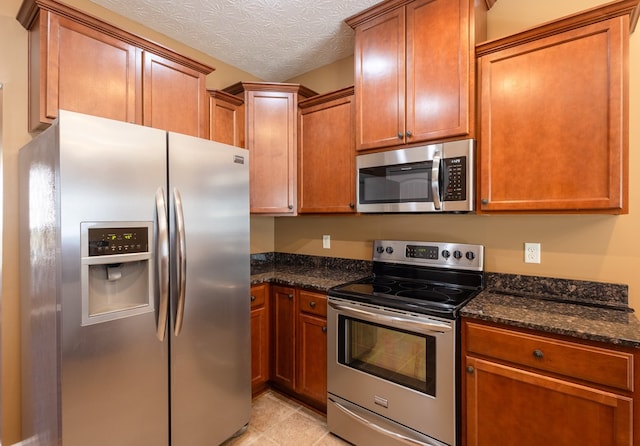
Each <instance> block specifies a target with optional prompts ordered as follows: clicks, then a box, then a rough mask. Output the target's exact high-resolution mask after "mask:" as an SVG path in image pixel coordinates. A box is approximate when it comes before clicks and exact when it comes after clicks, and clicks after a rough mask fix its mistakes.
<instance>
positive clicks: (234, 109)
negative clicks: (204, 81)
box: [209, 90, 244, 147]
mask: <svg viewBox="0 0 640 446" xmlns="http://www.w3.org/2000/svg"><path fill="white" fill-rule="evenodd" d="M243 104H244V101H243V100H242V99H240V98H238V97H237V96H233V95H230V94H228V93H225V92H223V91H218V90H216V91H209V139H210V140H212V141H218V142H221V143H224V144H229V145H232V146H237V147H244V106H243Z"/></svg>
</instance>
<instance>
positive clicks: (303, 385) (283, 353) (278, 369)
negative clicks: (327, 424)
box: [270, 286, 327, 411]
mask: <svg viewBox="0 0 640 446" xmlns="http://www.w3.org/2000/svg"><path fill="white" fill-rule="evenodd" d="M326 315H327V298H326V295H324V294H321V293H317V292H312V291H307V290H303V289H298V288H293V287H283V286H273V287H272V291H271V376H270V384H272V385H273V386H274V387H275V388H277V389H278V390H281V391H284V392H286V393H289V394H290V395H292V396H294V397H296V398H297V399H299V400H301V401H303V402H304V403H307V404H308V405H310V406H313V407H315V408H316V409H318V410H321V411H326V407H327V336H326V330H327V328H326V325H327V317H326Z"/></svg>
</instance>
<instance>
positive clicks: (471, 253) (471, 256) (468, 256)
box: [464, 251, 476, 260]
mask: <svg viewBox="0 0 640 446" xmlns="http://www.w3.org/2000/svg"><path fill="white" fill-rule="evenodd" d="M464 256H465V257H466V258H467V260H473V259H475V258H476V255H475V254H474V253H473V252H471V251H467V253H466V254H465V255H464Z"/></svg>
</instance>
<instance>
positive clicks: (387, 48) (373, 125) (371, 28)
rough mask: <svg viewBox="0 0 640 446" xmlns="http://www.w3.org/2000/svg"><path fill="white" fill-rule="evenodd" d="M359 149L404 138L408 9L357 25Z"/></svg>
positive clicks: (356, 78) (357, 130) (356, 74)
mask: <svg viewBox="0 0 640 446" xmlns="http://www.w3.org/2000/svg"><path fill="white" fill-rule="evenodd" d="M354 58H355V79H354V82H355V96H356V149H357V150H366V149H372V148H376V147H385V146H392V145H397V144H402V143H403V142H404V141H405V135H404V129H405V8H404V7H401V8H397V9H394V10H392V11H390V12H388V13H386V14H384V15H382V16H380V17H378V18H376V19H373V20H371V21H367V22H365V23H363V24H361V25H358V26H357V27H356V28H355V53H354Z"/></svg>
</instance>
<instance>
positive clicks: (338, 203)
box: [298, 88, 356, 213]
mask: <svg viewBox="0 0 640 446" xmlns="http://www.w3.org/2000/svg"><path fill="white" fill-rule="evenodd" d="M299 105H300V114H299V119H298V136H299V144H298V212H300V213H338V212H341V213H344V212H346V213H349V212H355V194H356V192H355V184H356V179H355V150H354V143H355V136H354V122H353V117H354V102H353V88H346V89H343V90H340V91H337V92H333V93H330V94H327V95H322V96H316V97H313V98H310V99H306V100H304V101H301V102H300V104H299Z"/></svg>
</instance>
